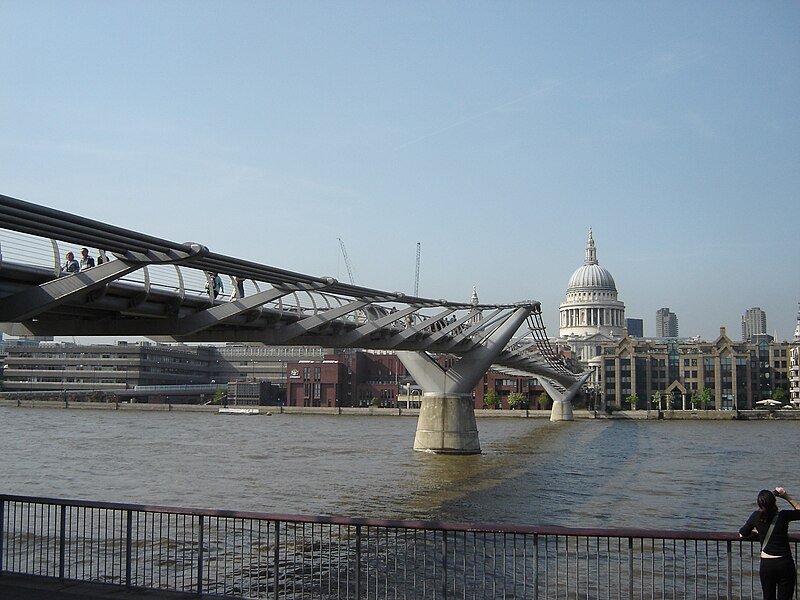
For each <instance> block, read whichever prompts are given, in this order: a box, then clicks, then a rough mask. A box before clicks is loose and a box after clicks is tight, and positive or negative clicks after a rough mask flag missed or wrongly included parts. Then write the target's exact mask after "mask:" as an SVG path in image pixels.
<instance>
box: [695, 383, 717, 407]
mask: <svg viewBox="0 0 800 600" xmlns="http://www.w3.org/2000/svg"><path fill="white" fill-rule="evenodd" d="M712 401H713V395H712V392H711V388H707V387H702V388H700V389H699V390H697V391H696V392H695V393H694V396H692V408H699V409H700V410H705V409H706V408H707V407H708V406H709V405H710V404H711V403H712Z"/></svg>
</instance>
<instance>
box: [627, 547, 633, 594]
mask: <svg viewBox="0 0 800 600" xmlns="http://www.w3.org/2000/svg"><path fill="white" fill-rule="evenodd" d="M628 598H629V600H633V538H632V537H629V538H628Z"/></svg>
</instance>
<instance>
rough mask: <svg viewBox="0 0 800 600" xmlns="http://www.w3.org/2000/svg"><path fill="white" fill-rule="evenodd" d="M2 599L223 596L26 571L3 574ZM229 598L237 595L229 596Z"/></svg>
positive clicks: (167, 599) (162, 599) (180, 599)
mask: <svg viewBox="0 0 800 600" xmlns="http://www.w3.org/2000/svg"><path fill="white" fill-rule="evenodd" d="M0 598H2V600H102V599H106V600H108V599H112V600H113V599H117V600H187V599H188V598H193V599H195V600H197V599H201V600H202V599H204V598H205V599H211V598H222V596H218V595H207V594H203V595H200V596H198V595H197V594H192V593H189V592H175V591H161V590H145V589H139V588H130V589H129V588H125V587H122V586H119V585H108V584H103V583H85V582H80V581H60V580H58V579H53V578H51V577H36V576H26V575H2V576H0ZM225 598H227V599H228V600H230V599H231V598H233V600H235V599H236V597H235V596H225Z"/></svg>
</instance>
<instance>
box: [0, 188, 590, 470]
mask: <svg viewBox="0 0 800 600" xmlns="http://www.w3.org/2000/svg"><path fill="white" fill-rule="evenodd" d="M0 217H1V221H0V323H2V330H3V332H5V333H7V334H9V335H53V336H78V335H81V336H145V337H149V338H152V339H154V340H157V341H163V342H186V343H203V342H233V341H237V342H261V343H264V344H268V345H318V346H324V347H338V348H364V349H379V350H391V351H394V352H396V353H397V355H398V357H399V359H400V360H401V362H402V363H403V365H404V366H405V367H406V369H407V370H408V372H409V374H410V375H411V376H412V377H413V378H414V379H415V381H416V382H417V384H418V385H419V386H420V387H421V388H422V390H423V396H422V405H421V408H420V417H419V422H418V425H417V433H416V437H415V440H414V448H415V449H416V450H424V451H432V452H439V453H457V454H473V453H479V452H480V442H479V440H478V431H477V426H476V423H475V415H474V412H473V404H472V398H471V391H472V389H473V388H474V387H475V385H476V384H477V383H478V381H479V380H480V378H481V377H482V376H483V374H484V373H485V372H486V370H487V369H488V368H490V367H491V368H495V369H500V370H504V371H506V372H509V373H526V374H532V375H535V376H537V377H538V378H539V381H540V382H541V384H542V385H543V386H544V387H545V389H546V390H547V391H548V393H549V395H550V396H551V398H553V400H554V403H553V411H552V416H551V418H552V419H553V420H570V419H571V418H572V404H571V402H572V399H573V398H574V396H575V395H576V394H577V393H578V392H579V390H580V388H581V386H582V385H583V383H584V382H585V381H586V379H587V378H588V373H583V374H575V373H573V372H571V371H569V370H568V369H567V368H566V367H565V365H564V363H563V361H562V360H561V359H560V358H559V357H558V356H557V355H556V353H555V351H554V349H553V348H552V346H551V345H550V343H549V341H548V338H547V333H546V331H545V327H544V324H543V320H542V310H541V305H540V303H539V302H536V301H532V300H527V301H523V302H516V303H512V304H473V303H464V302H452V301H448V300H442V299H431V298H422V297H416V296H409V295H407V294H403V293H400V292H386V291H382V290H377V289H372V288H368V287H361V286H357V285H350V284H345V283H342V282H340V281H337V280H336V279H333V278H331V277H315V276H311V275H305V274H301V273H295V272H291V271H288V270H284V269H280V268H277V267H273V266H268V265H263V264H259V263H256V262H252V261H247V260H243V259H238V258H234V257H230V256H225V255H222V254H217V253H215V252H212V251H211V250H210V249H209V248H207V247H206V246H204V245H202V244H198V243H193V242H185V243H177V242H172V241H169V240H165V239H160V238H157V237H153V236H150V235H147V234H144V233H140V232H136V231H131V230H128V229H124V228H121V227H117V226H114V225H110V224H107V223H103V222H100V221H96V220H93V219H88V218H85V217H83V216H79V215H75V214H71V213H68V212H64V211H60V210H55V209H53V208H48V207H45V206H41V205H37V204H33V203H30V202H25V201H23V200H19V199H15V198H11V197H9V196H4V195H0ZM72 245H74V246H77V247H89V248H94V249H98V251H99V252H100V256H101V257H102V259H103V260H102V261H98V264H96V266H93V267H91V268H86V269H83V270H80V271H78V272H66V270H65V269H64V267H63V265H64V264H65V263H64V260H65V255H66V249H67V248H68V247H70V246H72ZM217 275H219V276H221V277H224V278H227V279H229V280H230V285H229V286H228V289H230V290H232V291H231V293H229V294H228V295H224V294H221V293H220V294H215V292H214V290H215V286H214V281H213V278H214V277H216V276H217ZM442 353H446V354H450V355H455V356H456V357H458V360H457V361H455V362H454V364H453V365H452V366H450V367H449V368H445V367H443V366H442V365H440V364H439V363H438V362H437V361H436V360H435V359H434V358H433V356H434V355H437V354H442Z"/></svg>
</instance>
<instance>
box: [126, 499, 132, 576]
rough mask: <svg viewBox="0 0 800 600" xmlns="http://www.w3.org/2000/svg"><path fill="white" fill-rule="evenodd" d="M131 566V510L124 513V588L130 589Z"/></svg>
mask: <svg viewBox="0 0 800 600" xmlns="http://www.w3.org/2000/svg"><path fill="white" fill-rule="evenodd" d="M132 564H133V510H132V509H130V508H129V509H128V510H127V511H126V523H125V587H131V585H132V583H133V581H132V571H133V569H132V568H131V566H132Z"/></svg>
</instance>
